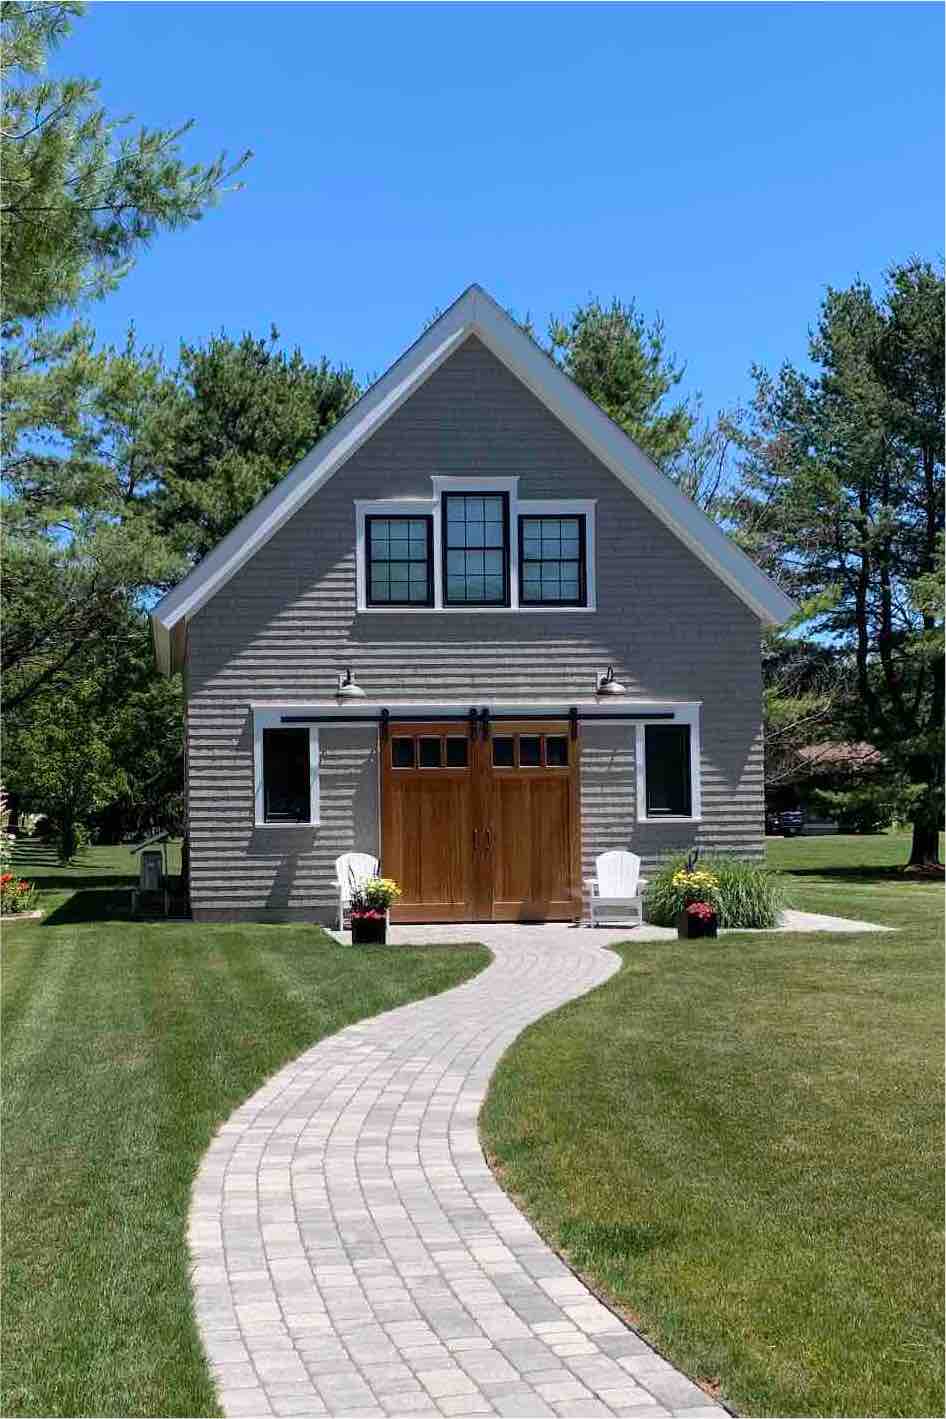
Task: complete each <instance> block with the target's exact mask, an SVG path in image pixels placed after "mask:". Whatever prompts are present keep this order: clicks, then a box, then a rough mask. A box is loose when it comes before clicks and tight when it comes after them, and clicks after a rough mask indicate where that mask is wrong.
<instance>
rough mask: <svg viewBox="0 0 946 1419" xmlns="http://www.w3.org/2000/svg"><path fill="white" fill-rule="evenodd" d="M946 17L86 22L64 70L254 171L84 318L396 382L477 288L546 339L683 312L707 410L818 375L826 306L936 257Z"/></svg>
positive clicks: (831, 11) (785, 9)
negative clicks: (267, 348) (818, 339)
mask: <svg viewBox="0 0 946 1419" xmlns="http://www.w3.org/2000/svg"><path fill="white" fill-rule="evenodd" d="M943 25H944V20H943V10H942V8H941V7H940V6H938V5H915V4H901V3H895V4H857V3H852V4H799V5H795V4H782V5H767V4H751V3H747V4H712V3H707V4H695V5H692V4H684V3H681V4H654V5H651V4H640V5H633V4H631V5H617V4H615V5H597V4H587V5H572V4H562V5H546V4H539V3H537V4H511V5H462V4H457V5H439V4H417V5H400V4H381V5H374V4H363V5H362V4H352V5H318V4H285V3H270V4H261V3H246V4H234V3H227V0H223V3H180V4H164V3H121V2H119V3H108V4H103V3H93V4H92V5H91V6H90V8H89V11H88V13H87V15H86V17H85V18H83V19H81V20H80V21H78V23H77V25H76V29H75V31H74V34H73V37H72V38H71V39H69V40H68V41H67V42H66V44H65V45H64V47H63V49H62V50H61V51H60V53H59V55H58V57H57V58H56V60H55V63H54V66H53V69H54V72H57V73H84V74H86V75H88V76H90V77H96V78H99V79H100V80H101V83H102V97H103V100H104V102H105V104H106V105H107V106H108V108H109V109H110V110H112V111H117V112H123V113H131V114H134V115H135V117H136V118H137V119H138V120H139V121H140V122H142V123H145V124H148V125H153V126H157V125H169V124H173V123H177V122H179V121H181V120H183V119H186V118H191V117H193V118H194V119H196V126H195V130H194V133H193V135H191V136H190V137H189V138H188V140H187V148H186V151H187V153H188V154H189V155H190V156H192V157H194V158H195V159H196V158H203V157H209V156H211V155H213V154H215V153H216V152H217V151H218V150H219V149H220V148H221V147H226V148H227V149H228V150H229V151H230V152H232V153H236V152H238V151H240V150H241V149H243V148H247V147H250V148H252V149H253V150H254V152H255V154H256V156H255V158H254V159H253V161H252V163H251V164H250V165H249V167H248V168H247V170H246V173H245V183H246V186H245V189H244V190H243V191H242V192H239V193H236V194H233V195H231V196H228V197H226V198H225V199H224V201H223V203H222V205H221V207H219V208H218V209H217V210H215V211H214V212H212V213H211V214H209V215H208V216H207V217H206V218H205V219H204V220H203V221H202V222H200V223H198V224H197V225H196V226H194V227H192V228H191V229H189V230H188V231H185V232H182V233H173V234H167V235H162V236H161V237H160V238H159V239H158V240H157V242H156V243H155V245H154V246H153V247H152V248H151V249H150V250H149V251H147V252H146V253H144V254H143V255H142V256H141V258H140V260H139V262H138V265H137V267H136V269H135V271H134V272H133V273H132V275H131V276H130V277H129V279H128V280H127V281H126V282H125V283H124V285H123V286H122V287H121V289H120V291H119V292H118V293H117V294H116V295H113V296H111V297H109V298H108V299H107V300H106V301H105V302H104V303H102V304H100V305H98V306H96V307H94V308H93V309H92V311H91V312H90V315H91V318H92V320H93V323H94V324H95V326H96V328H97V330H98V331H99V333H100V335H101V337H102V338H103V339H104V340H116V341H117V340H120V339H121V338H122V337H123V333H124V331H125V329H126V328H127V325H128V322H129V321H131V320H134V322H135V324H136V326H137V329H138V333H139V336H140V338H141V339H142V340H143V341H145V342H149V343H153V344H156V345H158V346H163V347H164V349H165V351H166V353H167V354H168V355H169V356H170V357H171V358H174V356H175V353H176V349H177V344H178V341H179V339H180V338H186V339H188V340H200V339H203V338H204V337H205V336H206V335H207V334H208V333H209V332H211V331H213V330H219V329H221V328H224V329H226V330H227V331H228V332H230V333H234V334H237V333H240V332H242V331H243V330H247V329H248V330H251V331H254V332H257V333H265V332H266V331H267V330H268V329H269V326H270V324H271V323H275V324H276V326H277V327H278V328H279V331H280V334H281V337H282V339H283V341H284V342H285V343H286V344H296V343H298V344H299V345H301V346H302V348H303V350H304V351H305V353H306V354H307V355H309V356H311V357H315V356H317V355H321V354H323V353H325V354H327V355H328V356H329V358H330V359H331V360H333V361H340V362H345V363H348V364H351V365H353V366H354V368H355V370H356V371H357V373H358V374H359V375H360V376H362V377H364V376H366V375H368V374H377V373H379V372H380V371H381V370H383V369H384V368H385V367H386V366H387V365H388V364H389V363H390V362H391V360H392V359H394V358H395V357H396V356H397V355H398V354H399V352H400V351H401V350H402V349H403V348H404V346H405V345H407V344H408V343H410V341H411V340H412V339H413V338H414V337H415V336H416V334H417V333H418V331H419V329H420V327H421V326H422V325H423V324H424V323H425V322H426V320H427V319H428V318H429V317H430V315H431V314H432V313H433V312H434V310H435V309H437V308H443V307H444V306H446V305H448V304H449V303H450V301H451V300H452V299H453V298H454V297H455V296H456V295H458V294H459V292H460V291H461V290H462V289H463V288H464V287H465V286H467V285H468V284H469V283H470V282H471V281H480V282H481V283H482V284H483V285H485V286H486V287H487V289H489V290H490V291H491V292H492V293H493V295H495V296H496V298H497V299H498V300H499V301H500V302H501V303H503V304H504V305H507V306H510V307H512V308H514V309H515V310H516V311H517V312H519V313H521V314H525V313H526V312H529V313H531V315H532V317H533V319H534V320H535V321H536V322H537V323H539V324H542V323H544V321H545V319H546V317H547V316H548V314H549V313H550V312H554V313H558V314H563V313H566V312H567V311H569V310H570V309H571V308H572V307H573V306H574V305H575V304H576V303H577V302H579V301H581V300H583V299H584V298H585V297H586V296H588V295H589V293H594V294H597V295H599V296H601V297H602V298H610V297H611V296H612V295H617V296H620V297H621V298H622V299H623V300H630V299H632V298H636V300H637V302H638V304H639V305H640V307H641V308H642V310H644V311H645V312H647V313H654V312H658V311H659V312H660V314H661V315H662V316H663V318H664V321H665V324H666V328H667V333H668V336H669V340H670V343H671V346H672V348H673V349H674V350H676V351H677V352H678V354H679V355H680V356H681V357H682V358H684V359H685V360H686V362H687V367H688V369H687V377H686V388H687V389H688V390H691V391H692V390H700V391H702V392H703V394H704V397H705V401H706V405H707V408H708V410H710V411H715V409H717V408H719V407H722V406H729V405H732V404H733V403H734V402H736V401H737V400H739V399H740V398H744V397H745V396H746V394H747V392H748V390H749V388H750V381H749V377H748V370H749V365H750V363H751V362H752V361H753V360H759V361H762V362H764V363H768V364H776V363H778V362H779V361H780V360H781V359H783V358H785V357H789V358H792V359H795V360H799V359H803V358H804V353H805V343H806V331H807V328H808V326H809V324H810V323H811V322H812V321H813V320H814V318H815V316H816V313H817V307H818V303H819V300H820V298H821V295H822V292H823V290H824V288H825V287H826V286H827V285H828V284H833V285H843V284H846V283H848V282H850V281H851V279H852V278H853V277H854V276H855V275H857V274H858V273H860V274H862V275H864V276H865V277H867V278H868V279H869V280H871V281H875V280H877V278H878V277H879V275H880V273H881V272H882V270H883V268H884V267H885V266H886V265H887V264H888V263H889V262H891V261H893V260H895V259H900V258H904V257H907V256H909V255H910V254H913V253H918V254H920V255H923V256H927V257H930V258H936V257H937V256H938V255H939V253H940V252H941V250H942V245H943V241H942V233H943V92H942V89H943V83H942V54H943Z"/></svg>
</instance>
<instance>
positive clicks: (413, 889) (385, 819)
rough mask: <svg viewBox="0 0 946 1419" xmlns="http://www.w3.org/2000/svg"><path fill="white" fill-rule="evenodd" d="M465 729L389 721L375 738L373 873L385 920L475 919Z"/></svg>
mask: <svg viewBox="0 0 946 1419" xmlns="http://www.w3.org/2000/svg"><path fill="white" fill-rule="evenodd" d="M472 747H473V745H472V743H471V740H470V730H469V727H468V726H467V725H465V724H462V723H461V724H455V723H449V724H436V723H433V724H424V725H417V724H404V725H399V724H396V723H392V724H391V725H390V728H389V733H388V736H387V740H386V742H384V741H382V744H381V754H382V780H381V871H382V873H383V875H384V876H385V877H393V878H394V879H395V881H396V882H397V883H398V885H399V886H400V887H401V889H402V892H403V895H402V897H401V899H400V901H399V902H398V903H397V905H396V906H394V907H392V909H391V919H392V921H475V920H476V919H477V918H476V915H475V904H474V864H473V848H472V831H473V823H474V815H475V809H474V799H475V793H476V787H475V782H474V777H475V769H474V764H473V755H472V753H471V749H472Z"/></svg>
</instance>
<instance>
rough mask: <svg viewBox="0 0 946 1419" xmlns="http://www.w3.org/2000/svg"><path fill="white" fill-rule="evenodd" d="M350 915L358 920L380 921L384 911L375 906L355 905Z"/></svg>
mask: <svg viewBox="0 0 946 1419" xmlns="http://www.w3.org/2000/svg"><path fill="white" fill-rule="evenodd" d="M352 916H353V917H357V919H358V920H359V921H382V920H383V919H384V916H385V913H384V912H383V911H379V910H378V908H377V907H355V908H354V910H353V911H352Z"/></svg>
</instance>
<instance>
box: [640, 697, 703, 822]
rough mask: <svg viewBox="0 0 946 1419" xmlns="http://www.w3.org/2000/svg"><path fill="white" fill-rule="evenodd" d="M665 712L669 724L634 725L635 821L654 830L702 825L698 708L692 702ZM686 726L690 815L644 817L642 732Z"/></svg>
mask: <svg viewBox="0 0 946 1419" xmlns="http://www.w3.org/2000/svg"><path fill="white" fill-rule="evenodd" d="M667 708H668V709H671V708H672V709H673V712H674V714H673V720H672V721H668V720H666V719H657V718H654V719H644V720H638V722H637V724H636V725H635V727H634V728H635V734H636V744H635V751H634V767H635V775H634V777H635V780H636V784H637V821H638V823H646V824H647V825H648V826H649V827H658V826H659V825H660V824H662V823H665V824H670V825H674V824H679V823H701V822H702V821H703V785H702V781H701V777H700V759H701V736H700V719H701V713H700V712H701V709H702V704H701V702H699V701H696V702H694V703H692V704H674V705H672V706H671V705H668V706H667ZM667 723H673V724H688V725H689V726H690V812H689V814H680V815H672V814H666V813H661V815H660V816H659V817H657V818H649V817H648V816H647V743H646V730H647V726H648V724H667Z"/></svg>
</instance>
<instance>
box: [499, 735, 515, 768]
mask: <svg viewBox="0 0 946 1419" xmlns="http://www.w3.org/2000/svg"><path fill="white" fill-rule="evenodd" d="M493 764H494V765H495V767H496V768H497V769H512V768H515V765H516V741H515V739H513V738H511V737H510V738H506V737H501V738H498V739H494V740H493Z"/></svg>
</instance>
